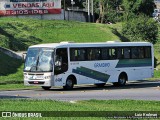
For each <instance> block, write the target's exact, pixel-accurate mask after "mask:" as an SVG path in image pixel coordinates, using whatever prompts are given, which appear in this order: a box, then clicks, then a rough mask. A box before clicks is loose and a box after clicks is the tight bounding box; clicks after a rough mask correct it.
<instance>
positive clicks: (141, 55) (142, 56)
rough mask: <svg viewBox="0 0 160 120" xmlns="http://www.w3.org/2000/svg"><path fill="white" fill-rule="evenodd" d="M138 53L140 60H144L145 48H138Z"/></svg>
mask: <svg viewBox="0 0 160 120" xmlns="http://www.w3.org/2000/svg"><path fill="white" fill-rule="evenodd" d="M138 52H139V58H144V49H143V47H139V48H138Z"/></svg>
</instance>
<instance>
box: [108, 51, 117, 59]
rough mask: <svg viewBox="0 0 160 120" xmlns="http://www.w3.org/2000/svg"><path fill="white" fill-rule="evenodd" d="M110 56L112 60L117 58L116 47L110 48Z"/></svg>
mask: <svg viewBox="0 0 160 120" xmlns="http://www.w3.org/2000/svg"><path fill="white" fill-rule="evenodd" d="M109 58H110V59H111V60H114V59H116V49H115V48H110V49H109Z"/></svg>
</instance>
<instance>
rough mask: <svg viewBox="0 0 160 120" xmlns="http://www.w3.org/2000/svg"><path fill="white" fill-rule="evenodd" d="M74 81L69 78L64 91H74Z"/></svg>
mask: <svg viewBox="0 0 160 120" xmlns="http://www.w3.org/2000/svg"><path fill="white" fill-rule="evenodd" d="M73 86H74V81H73V79H72V78H71V77H69V78H67V81H66V85H65V86H63V88H64V89H67V90H70V89H73Z"/></svg>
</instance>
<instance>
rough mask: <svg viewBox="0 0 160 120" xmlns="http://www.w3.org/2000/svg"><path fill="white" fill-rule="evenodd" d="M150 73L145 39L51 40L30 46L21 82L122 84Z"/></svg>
mask: <svg viewBox="0 0 160 120" xmlns="http://www.w3.org/2000/svg"><path fill="white" fill-rule="evenodd" d="M153 74H154V51H153V45H152V44H151V43H148V42H104V43H70V42H61V43H51V44H40V45H34V46H30V47H29V48H28V51H27V56H26V60H25V66H24V84H25V85H36V86H41V87H42V88H43V89H45V90H47V89H50V88H51V87H52V86H63V88H65V89H72V88H73V86H74V85H80V84H94V85H97V86H104V85H105V84H106V83H107V82H111V83H113V84H114V85H119V86H122V85H125V83H126V82H127V81H129V80H132V81H133V80H142V79H145V78H151V77H153Z"/></svg>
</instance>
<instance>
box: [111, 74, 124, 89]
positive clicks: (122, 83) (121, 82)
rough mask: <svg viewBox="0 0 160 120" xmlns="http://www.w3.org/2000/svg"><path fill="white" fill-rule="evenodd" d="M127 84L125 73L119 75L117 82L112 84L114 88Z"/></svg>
mask: <svg viewBox="0 0 160 120" xmlns="http://www.w3.org/2000/svg"><path fill="white" fill-rule="evenodd" d="M126 82H127V74H126V73H121V74H120V75H119V77H118V82H114V83H113V85H114V86H116V87H117V86H124V85H125V84H126Z"/></svg>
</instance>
